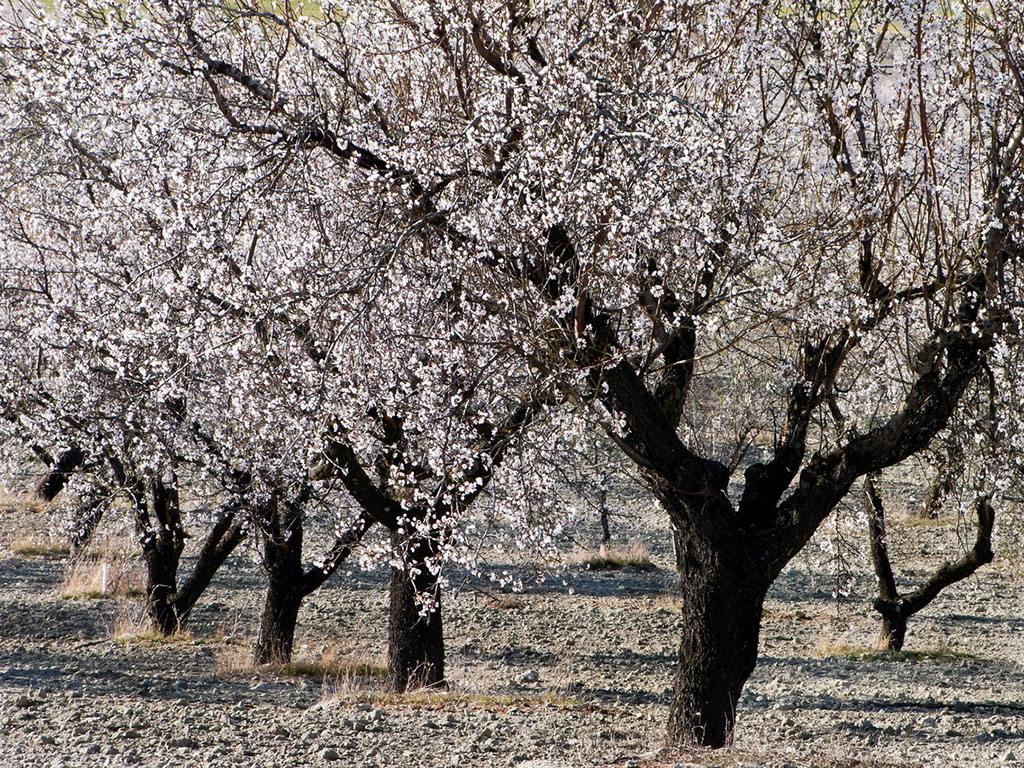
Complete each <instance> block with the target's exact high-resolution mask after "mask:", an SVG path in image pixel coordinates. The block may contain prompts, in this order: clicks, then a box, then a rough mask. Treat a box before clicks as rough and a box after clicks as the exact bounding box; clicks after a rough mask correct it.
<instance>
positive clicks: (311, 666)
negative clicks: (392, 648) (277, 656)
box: [274, 650, 388, 680]
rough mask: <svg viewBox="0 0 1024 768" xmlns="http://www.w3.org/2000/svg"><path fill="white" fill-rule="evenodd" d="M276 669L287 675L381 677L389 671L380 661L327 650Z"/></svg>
mask: <svg viewBox="0 0 1024 768" xmlns="http://www.w3.org/2000/svg"><path fill="white" fill-rule="evenodd" d="M274 671H275V672H276V673H277V674H279V675H283V676H285V677H316V678H320V679H325V680H326V679H329V678H349V677H363V678H381V677H385V676H386V675H387V673H388V670H387V667H386V666H385V665H384V664H381V663H380V662H379V661H376V660H374V659H371V658H368V657H365V656H353V655H349V654H338V653H337V652H336V651H334V650H327V651H324V653H323V654H321V656H320V658H319V659H299V660H297V661H291V662H288V663H287V664H282V665H280V666H278V667H276V668H275V669H274Z"/></svg>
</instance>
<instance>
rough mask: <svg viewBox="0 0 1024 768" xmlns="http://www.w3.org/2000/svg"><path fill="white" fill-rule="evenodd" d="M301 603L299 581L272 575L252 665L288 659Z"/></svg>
mask: <svg viewBox="0 0 1024 768" xmlns="http://www.w3.org/2000/svg"><path fill="white" fill-rule="evenodd" d="M300 576H301V572H300ZM301 606H302V591H301V589H300V588H299V581H298V580H291V581H290V580H288V579H278V578H274V577H271V579H270V585H269V587H268V588H267V598H266V600H265V601H264V604H263V616H262V617H261V619H260V632H259V635H258V636H257V638H256V647H255V649H254V650H253V657H252V660H253V663H254V664H286V663H288V662H289V661H291V658H292V646H293V645H294V642H295V626H296V624H297V623H298V619H299V608H300V607H301Z"/></svg>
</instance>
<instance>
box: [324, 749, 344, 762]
mask: <svg viewBox="0 0 1024 768" xmlns="http://www.w3.org/2000/svg"><path fill="white" fill-rule="evenodd" d="M320 759H321V760H327V761H330V762H333V761H335V760H340V759H341V756H340V755H339V754H338V752H337V750H334V749H331V748H330V747H327V748H326V749H324V750H323V751H322V752H321V753H320Z"/></svg>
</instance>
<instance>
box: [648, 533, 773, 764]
mask: <svg viewBox="0 0 1024 768" xmlns="http://www.w3.org/2000/svg"><path fill="white" fill-rule="evenodd" d="M677 545H678V546H679V548H680V551H679V561H680V564H681V569H680V577H681V582H682V583H681V587H680V588H681V591H682V606H683V607H682V611H683V630H682V639H681V642H680V645H679V661H678V666H677V668H676V674H675V683H674V686H673V691H672V702H671V706H670V710H669V723H668V740H669V742H670V743H671V744H674V745H700V746H706V747H721V746H725V745H726V744H729V743H731V741H732V733H733V726H734V724H735V720H736V706H737V702H738V701H739V697H740V693H741V692H742V690H743V686H744V684H745V683H746V681H747V678H749V677H750V674H751V673H752V672H753V671H754V666H755V665H756V663H757V647H758V638H759V634H760V626H761V614H762V611H763V605H764V598H765V593H766V591H767V587H766V585H763V583H762V582H761V581H759V580H756V579H755V578H753V577H752V576H751V572H750V570H748V569H749V566H750V564H749V563H748V562H746V558H745V557H744V556H743V553H742V552H741V551H740V550H738V548H737V549H733V548H732V547H731V546H729V545H727V544H725V543H723V542H714V543H713V542H710V541H708V540H706V539H702V538H700V537H698V536H683V535H682V534H678V535H677Z"/></svg>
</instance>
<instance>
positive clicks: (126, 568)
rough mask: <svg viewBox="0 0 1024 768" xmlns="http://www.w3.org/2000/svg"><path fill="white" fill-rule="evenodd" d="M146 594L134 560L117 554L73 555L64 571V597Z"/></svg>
mask: <svg viewBox="0 0 1024 768" xmlns="http://www.w3.org/2000/svg"><path fill="white" fill-rule="evenodd" d="M145 594H146V583H145V578H144V577H143V576H142V574H141V573H139V572H138V570H136V567H135V563H134V562H133V561H131V560H128V559H125V558H121V557H118V556H114V557H107V558H103V559H99V560H91V559H84V558H76V559H75V560H72V561H71V562H70V563H69V564H68V567H67V570H66V571H65V573H64V583H63V585H62V586H61V593H60V596H61V598H63V599H64V600H97V599H104V598H134V597H142V596H144V595H145Z"/></svg>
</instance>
